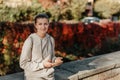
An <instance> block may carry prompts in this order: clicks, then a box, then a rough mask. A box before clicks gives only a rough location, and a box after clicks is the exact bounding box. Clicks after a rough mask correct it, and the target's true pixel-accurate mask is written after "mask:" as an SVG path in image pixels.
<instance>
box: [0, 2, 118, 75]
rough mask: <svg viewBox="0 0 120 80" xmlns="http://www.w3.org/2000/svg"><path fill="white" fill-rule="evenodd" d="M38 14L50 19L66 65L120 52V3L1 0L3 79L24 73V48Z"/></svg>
mask: <svg viewBox="0 0 120 80" xmlns="http://www.w3.org/2000/svg"><path fill="white" fill-rule="evenodd" d="M39 13H46V14H48V16H49V17H50V28H49V30H48V33H49V34H50V35H52V36H53V37H54V39H55V43H56V45H55V54H56V56H61V57H63V58H64V62H69V61H74V60H78V59H79V60H83V59H84V58H88V57H92V56H97V55H102V54H107V53H109V52H114V51H118V50H120V35H119V34H120V22H119V21H120V0H0V76H2V75H7V74H12V73H16V72H20V71H22V70H21V69H20V67H19V56H20V54H21V49H22V45H23V43H24V41H25V39H26V38H27V37H28V35H30V34H31V33H34V25H33V21H34V17H35V15H37V14H39Z"/></svg>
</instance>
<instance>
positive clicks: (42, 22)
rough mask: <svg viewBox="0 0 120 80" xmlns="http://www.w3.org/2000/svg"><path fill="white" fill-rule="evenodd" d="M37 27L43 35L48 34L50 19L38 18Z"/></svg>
mask: <svg viewBox="0 0 120 80" xmlns="http://www.w3.org/2000/svg"><path fill="white" fill-rule="evenodd" d="M35 27H36V29H37V32H38V33H40V34H43V35H44V34H46V33H47V31H48V27H49V22H48V19H46V18H38V19H37V21H36V23H35Z"/></svg>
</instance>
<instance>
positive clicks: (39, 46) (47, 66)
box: [20, 14, 63, 80]
mask: <svg viewBox="0 0 120 80" xmlns="http://www.w3.org/2000/svg"><path fill="white" fill-rule="evenodd" d="M34 25H35V28H36V32H35V33H32V34H30V35H29V36H28V38H27V39H26V40H25V42H24V45H23V48H22V53H21V56H20V67H21V68H22V69H24V72H25V78H26V80H55V79H54V68H53V67H55V66H59V65H60V64H62V63H63V61H62V58H61V57H55V55H54V47H55V43H54V39H53V37H52V36H50V35H49V34H48V33H47V31H48V28H49V18H48V16H47V15H46V14H39V15H37V16H36V17H35V23H34Z"/></svg>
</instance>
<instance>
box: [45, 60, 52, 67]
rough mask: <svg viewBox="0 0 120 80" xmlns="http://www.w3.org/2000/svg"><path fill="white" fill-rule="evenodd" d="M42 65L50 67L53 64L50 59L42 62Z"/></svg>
mask: <svg viewBox="0 0 120 80" xmlns="http://www.w3.org/2000/svg"><path fill="white" fill-rule="evenodd" d="M43 65H44V67H45V68H51V67H52V66H53V63H52V61H51V60H48V61H45V62H43Z"/></svg>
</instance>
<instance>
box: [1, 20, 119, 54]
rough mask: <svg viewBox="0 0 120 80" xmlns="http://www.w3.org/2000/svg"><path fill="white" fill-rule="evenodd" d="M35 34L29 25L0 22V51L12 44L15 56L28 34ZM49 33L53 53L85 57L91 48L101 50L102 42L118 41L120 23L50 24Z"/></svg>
mask: <svg viewBox="0 0 120 80" xmlns="http://www.w3.org/2000/svg"><path fill="white" fill-rule="evenodd" d="M33 32H34V25H33V24H32V23H29V24H22V23H10V22H1V23H0V34H1V35H0V38H1V39H2V40H1V42H2V43H1V44H0V46H1V47H0V48H1V49H0V50H1V52H2V53H4V50H5V49H6V48H7V47H8V46H6V45H7V44H9V45H11V46H12V47H11V49H12V51H13V53H14V54H20V53H21V48H22V45H23V42H24V40H25V39H26V38H27V37H28V35H29V34H30V33H33ZM48 33H49V34H50V35H52V36H53V37H54V38H55V42H56V48H55V49H56V51H57V50H58V51H61V52H65V53H67V54H75V55H77V56H82V55H88V53H93V52H92V50H93V49H96V48H97V49H103V50H104V48H105V47H104V46H105V45H104V44H103V43H104V42H106V40H107V39H112V41H113V42H115V41H118V38H119V37H118V36H119V34H120V23H117V22H109V23H106V24H101V25H100V24H95V23H91V24H88V25H85V24H83V23H75V24H67V23H57V22H56V23H54V22H53V23H50V28H49V31H48Z"/></svg>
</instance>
